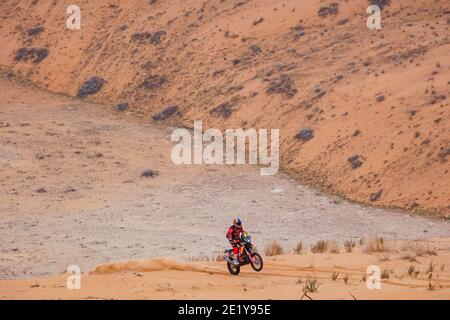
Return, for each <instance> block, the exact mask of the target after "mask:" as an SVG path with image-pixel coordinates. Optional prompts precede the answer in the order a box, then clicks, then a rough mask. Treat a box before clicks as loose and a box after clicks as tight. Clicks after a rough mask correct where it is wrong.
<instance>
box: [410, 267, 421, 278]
mask: <svg viewBox="0 0 450 320" xmlns="http://www.w3.org/2000/svg"><path fill="white" fill-rule="evenodd" d="M408 275H409V276H411V277H414V278H417V276H418V275H419V270H417V269H416V267H414V266H413V265H410V266H409V268H408Z"/></svg>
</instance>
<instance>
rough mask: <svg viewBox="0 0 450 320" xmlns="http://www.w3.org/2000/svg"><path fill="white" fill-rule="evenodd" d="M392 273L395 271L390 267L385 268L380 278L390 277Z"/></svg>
mask: <svg viewBox="0 0 450 320" xmlns="http://www.w3.org/2000/svg"><path fill="white" fill-rule="evenodd" d="M392 273H393V271H392V270H389V269H383V270H382V271H381V275H380V278H381V279H390V277H391V274H392Z"/></svg>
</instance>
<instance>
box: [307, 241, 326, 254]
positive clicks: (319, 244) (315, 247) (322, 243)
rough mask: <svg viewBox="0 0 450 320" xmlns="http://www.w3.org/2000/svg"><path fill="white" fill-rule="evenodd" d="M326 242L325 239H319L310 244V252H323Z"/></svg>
mask: <svg viewBox="0 0 450 320" xmlns="http://www.w3.org/2000/svg"><path fill="white" fill-rule="evenodd" d="M327 247H328V243H327V241H325V240H319V241H317V242H316V244H313V245H312V246H311V252H312V253H324V252H325V251H327Z"/></svg>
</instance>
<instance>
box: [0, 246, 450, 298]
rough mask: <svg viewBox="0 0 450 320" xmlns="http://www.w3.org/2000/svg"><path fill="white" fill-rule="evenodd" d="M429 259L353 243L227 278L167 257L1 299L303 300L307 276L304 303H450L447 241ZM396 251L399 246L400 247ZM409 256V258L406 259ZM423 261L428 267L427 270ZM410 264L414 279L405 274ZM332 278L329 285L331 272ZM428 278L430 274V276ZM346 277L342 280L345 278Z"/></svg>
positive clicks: (47, 281) (54, 281)
mask: <svg viewBox="0 0 450 320" xmlns="http://www.w3.org/2000/svg"><path fill="white" fill-rule="evenodd" d="M433 244H434V245H435V246H438V247H439V248H440V250H437V251H436V253H437V255H436V256H434V255H433V256H426V255H425V256H420V257H415V259H414V260H415V261H414V262H410V261H407V260H405V258H404V255H405V253H406V252H407V249H405V247H404V246H405V245H406V244H405V243H403V244H400V243H397V246H393V247H391V248H390V249H389V251H386V252H382V253H372V254H367V253H365V252H363V251H362V250H363V249H362V247H359V246H357V247H356V248H355V249H354V251H353V252H351V253H338V254H330V253H323V254H312V253H304V254H299V255H298V254H297V255H292V254H289V255H282V256H274V257H265V267H264V269H263V270H262V271H261V272H260V273H256V272H254V271H253V270H251V269H250V267H249V266H246V267H243V270H242V271H241V274H240V275H239V276H232V275H230V274H227V271H226V266H225V264H224V263H223V262H211V261H209V262H205V261H199V262H189V263H182V262H176V261H173V260H167V259H156V260H146V261H128V262H122V263H113V264H109V265H102V266H100V267H98V268H96V269H95V270H94V271H93V272H91V273H89V274H88V273H86V274H83V275H82V277H81V289H79V290H76V289H74V290H69V289H67V287H66V282H67V275H65V274H62V275H59V276H53V277H48V278H47V277H46V278H37V279H27V280H3V281H0V298H2V299H239V300H242V299H297V300H298V299H302V296H303V292H304V289H303V288H304V286H305V284H306V283H307V281H308V278H309V279H315V280H317V281H318V289H317V292H313V293H308V296H307V297H306V296H305V297H303V299H313V300H317V299H339V300H340V299H347V300H352V299H357V300H361V299H446V300H448V299H450V272H449V267H450V266H449V264H450V251H449V249H450V241H449V240H448V239H447V240H445V239H436V240H435V241H434V242H433ZM402 246H403V247H402ZM410 257H411V256H410ZM370 264H372V265H378V266H379V267H380V270H381V272H382V273H387V274H389V278H388V279H386V278H384V279H382V280H381V287H380V289H372V290H369V289H368V288H367V285H366V282H365V281H367V280H364V279H363V276H364V274H365V273H366V268H367V266H368V265H370ZM430 264H431V265H432V266H433V267H432V268H433V270H432V271H431V270H429V269H430ZM411 265H412V266H414V268H415V270H417V271H418V272H419V273H418V275H416V276H414V275H409V274H408V269H409V267H410V266H411ZM333 273H336V274H337V277H336V279H335V280H332V274H333ZM430 274H431V276H430ZM345 278H347V282H345V281H344V279H345Z"/></svg>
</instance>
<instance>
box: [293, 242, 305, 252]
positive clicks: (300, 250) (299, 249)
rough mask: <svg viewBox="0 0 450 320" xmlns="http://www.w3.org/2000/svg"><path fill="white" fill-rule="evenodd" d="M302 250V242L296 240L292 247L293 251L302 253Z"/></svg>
mask: <svg viewBox="0 0 450 320" xmlns="http://www.w3.org/2000/svg"><path fill="white" fill-rule="evenodd" d="M302 250H303V242H301V241H299V242H297V245H296V246H295V248H294V252H295V253H297V254H300V253H302Z"/></svg>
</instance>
